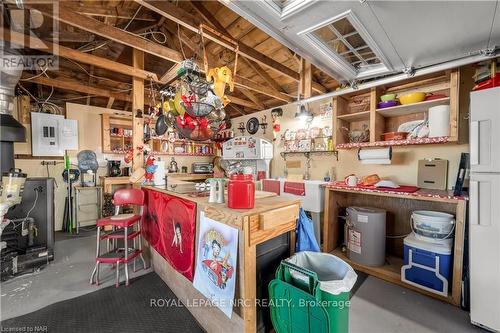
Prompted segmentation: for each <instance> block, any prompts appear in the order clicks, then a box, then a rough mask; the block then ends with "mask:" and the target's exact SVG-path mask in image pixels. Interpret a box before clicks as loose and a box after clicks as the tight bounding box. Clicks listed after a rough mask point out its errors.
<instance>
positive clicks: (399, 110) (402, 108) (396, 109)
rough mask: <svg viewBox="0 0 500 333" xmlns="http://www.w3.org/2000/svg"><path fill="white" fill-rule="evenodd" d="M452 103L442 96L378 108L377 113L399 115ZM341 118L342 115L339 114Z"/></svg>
mask: <svg viewBox="0 0 500 333" xmlns="http://www.w3.org/2000/svg"><path fill="white" fill-rule="evenodd" d="M445 104H450V98H449V97H446V98H440V99H435V100H432V101H423V102H419V103H413V104H406V105H397V106H393V107H390V108H383V109H377V113H379V114H381V115H382V116H384V117H399V116H404V115H408V114H412V113H422V112H427V111H428V110H429V108H431V107H433V106H437V105H445ZM339 118H340V116H339Z"/></svg>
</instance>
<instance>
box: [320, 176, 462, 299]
mask: <svg viewBox="0 0 500 333" xmlns="http://www.w3.org/2000/svg"><path fill="white" fill-rule="evenodd" d="M466 203H467V198H465V197H456V196H453V194H451V193H449V192H448V191H438V190H419V191H417V192H414V193H397V192H385V191H383V192H382V191H377V190H372V189H363V188H346V187H344V186H336V185H333V184H329V185H327V186H326V187H325V211H324V221H323V222H324V223H323V240H324V241H323V251H324V252H329V253H332V254H334V255H336V256H338V257H340V258H342V259H344V260H345V261H347V262H348V263H349V264H350V265H351V266H352V267H353V268H354V269H356V270H359V271H362V272H364V273H367V274H370V275H373V276H376V277H378V278H380V279H383V280H386V281H389V282H392V283H395V284H398V285H400V286H403V287H406V288H409V289H412V290H415V291H417V292H420V293H423V294H425V295H428V296H431V297H435V298H438V299H441V300H443V301H445V302H449V303H451V304H453V305H456V306H459V305H460V297H461V292H462V281H461V280H462V267H463V253H464V233H465V219H466ZM349 206H361V207H363V206H364V207H377V208H381V209H385V210H386V211H387V222H386V232H387V234H388V236H393V237H388V238H387V239H386V252H387V256H386V264H385V265H384V266H380V267H370V266H365V265H361V264H357V263H355V262H353V261H351V260H349V259H348V258H347V257H346V254H345V253H344V252H342V251H341V249H340V246H339V245H340V241H339V239H340V237H339V236H340V235H341V234H343V228H342V223H341V222H339V218H338V216H339V209H340V208H341V207H349ZM415 210H435V211H441V212H446V213H450V214H453V215H455V223H456V224H455V240H454V242H455V243H454V247H453V269H452V271H453V280H452V281H451V283H450V285H451V293H450V294H449V295H448V297H444V296H440V295H437V294H434V293H431V292H428V291H425V290H423V289H420V288H418V287H414V286H412V285H409V284H407V283H405V282H403V281H401V266H402V265H403V259H402V257H403V239H404V238H403V237H400V235H406V234H409V233H410V232H411V227H410V216H411V213H412V212H413V211H415ZM394 236H396V237H394Z"/></svg>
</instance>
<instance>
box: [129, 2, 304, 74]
mask: <svg viewBox="0 0 500 333" xmlns="http://www.w3.org/2000/svg"><path fill="white" fill-rule="evenodd" d="M134 1H136V2H137V3H139V4H141V5H143V6H145V7H147V8H148V9H150V10H152V11H154V12H156V13H158V14H160V15H162V16H164V17H166V18H167V19H169V20H172V21H174V22H176V23H178V24H180V25H182V26H183V27H185V28H187V29H189V30H191V31H193V32H196V33H198V32H199V29H200V23H202V22H201V21H200V20H199V19H198V18H197V17H196V16H193V15H191V14H190V13H188V12H187V11H185V10H183V9H182V8H179V7H177V6H175V5H174V4H173V3H171V2H168V1H152V0H134ZM218 34H219V36H213V35H212V34H210V33H207V32H205V33H204V37H206V38H207V39H210V40H212V41H214V42H216V43H218V44H221V45H223V46H224V47H227V48H229V49H232V50H233V51H234V50H235V49H236V48H235V45H233V44H232V43H231V42H228V41H224V37H226V39H229V40H231V38H230V37H229V36H225V35H224V34H223V33H221V32H218ZM236 43H237V44H238V51H239V53H240V54H241V55H242V56H244V57H247V58H249V59H251V60H253V61H255V62H257V63H259V64H260V65H263V66H265V67H268V68H270V69H272V70H274V71H277V72H279V73H281V74H282V75H285V76H288V77H290V78H292V79H294V80H295V81H297V82H298V81H299V80H300V75H299V73H297V72H296V71H294V70H292V69H290V68H288V67H286V66H284V65H282V64H281V63H279V62H277V61H275V60H273V59H271V58H269V57H268V56H266V55H264V54H262V53H260V52H257V51H255V50H254V49H253V48H251V47H249V46H247V45H245V44H243V43H239V42H236Z"/></svg>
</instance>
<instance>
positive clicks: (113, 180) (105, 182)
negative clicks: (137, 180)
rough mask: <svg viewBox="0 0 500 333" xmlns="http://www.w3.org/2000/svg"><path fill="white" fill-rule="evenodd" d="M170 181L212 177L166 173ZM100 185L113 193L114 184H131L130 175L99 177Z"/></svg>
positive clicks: (105, 191) (210, 175)
mask: <svg viewBox="0 0 500 333" xmlns="http://www.w3.org/2000/svg"><path fill="white" fill-rule="evenodd" d="M165 176H168V179H169V182H170V183H181V182H186V181H198V180H199V181H200V182H202V181H205V180H206V179H207V178H210V177H212V174H207V173H181V172H176V173H166V174H165ZM99 179H100V182H101V186H102V187H103V188H104V193H113V186H114V185H132V183H131V182H130V177H128V176H127V177H105V176H101V177H99Z"/></svg>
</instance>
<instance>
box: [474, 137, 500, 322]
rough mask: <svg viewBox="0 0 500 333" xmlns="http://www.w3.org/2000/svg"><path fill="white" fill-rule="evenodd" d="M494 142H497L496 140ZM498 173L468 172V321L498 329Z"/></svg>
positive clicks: (499, 246) (499, 302) (499, 211)
mask: <svg viewBox="0 0 500 333" xmlns="http://www.w3.org/2000/svg"><path fill="white" fill-rule="evenodd" d="M497 145H500V143H499V142H497ZM499 220H500V174H487V173H483V174H477V173H476V174H471V178H470V203H469V225H470V228H469V249H470V250H469V251H470V288H471V290H470V291H471V302H470V303H471V304H470V307H471V321H472V322H473V323H475V324H479V325H481V326H486V327H488V328H490V329H494V330H500V221H499Z"/></svg>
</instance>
